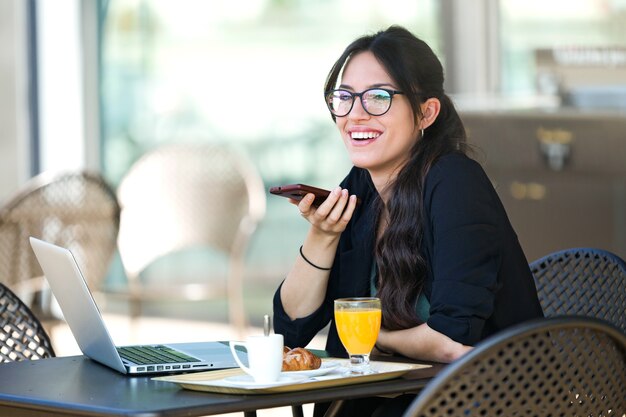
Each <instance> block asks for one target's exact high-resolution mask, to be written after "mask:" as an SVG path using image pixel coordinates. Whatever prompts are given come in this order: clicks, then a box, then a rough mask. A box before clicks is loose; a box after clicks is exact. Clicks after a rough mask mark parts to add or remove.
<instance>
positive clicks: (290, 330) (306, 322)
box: [274, 284, 333, 348]
mask: <svg viewBox="0 0 626 417" xmlns="http://www.w3.org/2000/svg"><path fill="white" fill-rule="evenodd" d="M281 287H282V284H281V285H280V286H279V287H278V290H276V293H275V294H274V331H275V332H276V333H278V334H282V335H283V337H284V339H285V346H289V347H292V348H294V347H306V346H307V345H308V344H309V342H311V340H313V338H314V337H315V335H317V333H318V332H319V331H320V330H321V329H323V328H324V327H325V326H326V325H327V324H328V322H329V321H330V319H331V318H332V314H333V311H332V309H331V308H329V307H332V304H329V303H328V302H327V301H325V302H323V303H322V305H321V306H320V307H319V308H318V309H317V310H316V311H314V312H313V313H311V314H310V315H308V316H307V317H302V318H298V319H295V320H291V319H290V318H289V316H288V315H287V313H286V312H285V310H284V308H283V303H282V301H281V298H280V288H281Z"/></svg>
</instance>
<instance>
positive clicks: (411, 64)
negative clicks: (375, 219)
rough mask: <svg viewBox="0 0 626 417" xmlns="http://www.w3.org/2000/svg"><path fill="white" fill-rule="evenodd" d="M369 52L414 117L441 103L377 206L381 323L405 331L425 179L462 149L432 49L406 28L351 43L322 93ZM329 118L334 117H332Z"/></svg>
mask: <svg viewBox="0 0 626 417" xmlns="http://www.w3.org/2000/svg"><path fill="white" fill-rule="evenodd" d="M365 51H369V52H371V53H373V54H374V56H375V57H376V58H377V59H378V62H380V64H381V65H382V66H383V67H384V68H385V69H386V71H387V73H388V74H389V76H390V77H391V78H392V79H393V80H394V81H395V82H396V84H397V87H398V88H399V89H400V90H401V91H403V92H404V94H405V96H406V97H407V99H408V100H409V103H410V105H411V108H412V110H413V113H414V114H415V116H416V118H420V119H421V117H422V112H421V107H420V104H421V103H423V102H424V101H426V100H427V99H429V98H431V97H434V98H437V99H438V100H439V101H440V103H441V110H440V112H439V115H438V117H437V118H436V120H435V121H434V122H433V124H431V125H430V126H429V127H428V128H427V129H426V130H424V134H423V136H422V138H421V139H418V140H416V142H415V144H414V145H413V147H412V149H411V151H410V156H409V160H408V162H407V164H406V165H405V166H404V167H403V168H402V169H401V170H400V172H399V173H398V175H397V177H396V179H395V180H394V182H393V183H392V184H390V185H389V187H390V191H391V192H390V193H389V195H390V197H389V199H388V201H387V203H386V207H383V206H382V205H381V206H379V221H381V220H380V219H381V218H382V217H383V216H381V214H382V213H383V210H387V214H388V217H387V218H388V224H387V227H386V229H385V231H384V233H383V235H382V236H381V237H380V239H378V242H377V243H376V262H377V265H378V282H377V286H378V297H380V299H381V302H382V307H383V326H384V327H385V328H387V329H392V330H397V329H405V328H409V327H413V326H416V325H418V324H420V320H419V319H418V318H417V315H416V312H415V303H416V300H417V298H418V296H419V294H420V293H421V291H422V287H423V282H424V277H425V275H426V274H427V272H428V269H427V268H428V266H427V264H426V261H425V259H424V258H423V256H422V255H421V251H420V246H421V244H422V238H423V234H424V227H423V224H422V223H423V221H424V219H423V211H424V210H423V202H422V196H423V191H424V180H425V178H426V174H427V173H428V170H429V169H430V167H431V166H432V165H433V164H434V163H435V161H437V159H439V158H440V157H441V156H443V155H445V154H448V153H452V152H463V153H464V152H465V144H466V134H465V128H464V127H463V123H462V122H461V119H460V117H459V115H458V113H457V112H456V109H455V108H454V105H453V104H452V101H451V100H450V98H449V97H448V96H447V95H446V94H445V93H444V91H443V68H442V66H441V62H440V61H439V59H438V58H437V56H436V55H435V53H434V52H433V51H432V49H431V48H430V47H429V46H428V45H427V44H426V43H425V42H424V41H422V40H420V39H419V38H417V37H415V36H414V35H413V34H412V33H411V32H409V31H408V30H406V29H404V28H402V27H399V26H391V27H389V28H388V29H386V30H384V31H381V32H378V33H375V34H373V35H368V36H363V37H361V38H358V39H357V40H355V41H354V42H352V43H351V44H350V45H348V47H347V48H346V49H345V51H344V52H343V54H342V55H341V56H340V57H339V59H338V60H337V61H336V62H335V64H334V65H333V67H332V69H331V71H330V73H329V74H328V77H327V78H326V83H325V88H324V91H329V90H332V89H334V88H336V85H337V81H338V79H339V76H340V74H341V72H342V70H343V68H344V67H345V65H346V63H347V61H348V60H349V59H350V57H352V56H354V55H356V54H358V53H360V52H365ZM333 120H334V117H333Z"/></svg>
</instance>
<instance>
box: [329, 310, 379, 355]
mask: <svg viewBox="0 0 626 417" xmlns="http://www.w3.org/2000/svg"><path fill="white" fill-rule="evenodd" d="M380 321H381V312H380V309H376V308H352V309H344V310H335V324H336V326H337V332H338V333H339V338H340V339H341V343H343V346H344V347H345V348H346V350H347V351H348V353H349V354H351V355H369V353H370V352H371V351H372V349H373V348H374V344H376V339H377V338H378V332H379V330H380Z"/></svg>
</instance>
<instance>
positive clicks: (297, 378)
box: [222, 374, 308, 388]
mask: <svg viewBox="0 0 626 417" xmlns="http://www.w3.org/2000/svg"><path fill="white" fill-rule="evenodd" d="M306 379H308V377H307V376H304V375H293V376H292V375H285V374H281V375H280V376H279V377H278V380H276V381H273V382H256V381H255V380H254V378H253V377H252V376H251V375H247V374H246V375H235V376H230V377H228V378H224V379H223V380H222V381H224V382H226V383H227V384H228V385H231V386H233V387H243V388H270V387H278V386H281V385H289V384H296V383H298V382H301V381H304V380H306Z"/></svg>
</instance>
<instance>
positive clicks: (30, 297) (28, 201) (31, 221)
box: [0, 171, 120, 318]
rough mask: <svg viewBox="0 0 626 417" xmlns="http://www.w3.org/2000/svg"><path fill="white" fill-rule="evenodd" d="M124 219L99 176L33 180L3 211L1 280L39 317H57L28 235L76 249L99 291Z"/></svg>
mask: <svg viewBox="0 0 626 417" xmlns="http://www.w3.org/2000/svg"><path fill="white" fill-rule="evenodd" d="M119 215H120V208H119V205H118V203H117V198H116V196H115V193H114V192H113V190H112V189H111V188H110V187H109V185H108V184H107V183H106V182H105V181H104V180H103V178H102V177H101V176H100V175H99V174H96V173H90V172H81V171H72V172H62V173H43V174H40V175H39V176H36V177H34V178H32V179H31V180H29V181H28V182H27V183H26V184H25V185H24V187H23V188H22V190H21V191H20V192H19V193H18V194H17V195H15V196H14V197H13V198H12V199H10V200H9V201H8V202H7V203H6V204H5V205H4V206H3V207H2V208H1V209H0V281H2V282H4V283H5V284H7V286H9V287H11V289H12V290H13V291H15V292H16V294H18V296H19V297H20V298H21V299H22V300H23V301H24V302H25V303H26V304H27V305H29V306H30V307H31V308H33V309H35V310H36V311H37V313H38V315H39V316H40V317H46V316H50V317H51V318H54V317H55V315H54V314H52V310H50V306H51V305H52V306H53V305H54V304H52V303H50V300H52V298H51V296H50V291H49V289H46V288H47V282H46V281H45V279H43V273H42V271H41V268H40V266H39V263H38V262H37V260H36V259H35V254H34V253H33V251H32V249H31V247H30V245H29V242H28V237H29V236H35V237H37V238H41V239H44V240H46V241H49V242H51V243H55V244H58V245H61V246H65V247H67V248H69V249H71V250H72V252H73V253H74V254H75V256H76V260H77V261H78V263H79V265H80V267H81V269H82V270H83V271H84V273H85V278H86V279H87V281H88V282H89V285H90V287H91V288H93V289H94V290H95V291H98V290H99V289H100V288H101V287H102V286H103V283H104V280H105V278H106V274H107V271H108V268H109V263H110V261H111V258H112V256H113V254H114V252H115V248H116V240H117V232H118V229H119ZM41 291H43V295H42V292H41ZM38 309H41V311H39V310H38Z"/></svg>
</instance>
